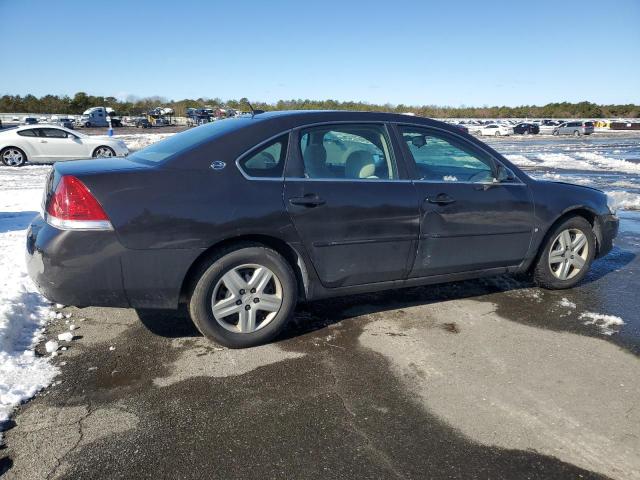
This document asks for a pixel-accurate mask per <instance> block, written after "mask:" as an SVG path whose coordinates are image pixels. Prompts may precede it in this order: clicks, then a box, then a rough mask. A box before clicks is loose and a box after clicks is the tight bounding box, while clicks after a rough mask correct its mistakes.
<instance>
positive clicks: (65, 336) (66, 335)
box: [58, 332, 73, 342]
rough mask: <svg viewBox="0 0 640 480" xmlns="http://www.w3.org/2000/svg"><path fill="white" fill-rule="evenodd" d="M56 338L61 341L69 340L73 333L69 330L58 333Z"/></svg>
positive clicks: (71, 338)
mask: <svg viewBox="0 0 640 480" xmlns="http://www.w3.org/2000/svg"><path fill="white" fill-rule="evenodd" d="M58 340H60V341H62V342H70V341H71V340H73V333H71V332H64V333H61V334H60V335H58Z"/></svg>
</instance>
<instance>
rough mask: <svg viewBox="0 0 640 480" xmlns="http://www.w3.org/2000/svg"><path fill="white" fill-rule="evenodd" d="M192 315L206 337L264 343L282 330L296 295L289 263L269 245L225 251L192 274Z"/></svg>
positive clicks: (224, 341) (235, 345)
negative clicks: (268, 246) (193, 280)
mask: <svg viewBox="0 0 640 480" xmlns="http://www.w3.org/2000/svg"><path fill="white" fill-rule="evenodd" d="M194 279H195V282H194V285H193V287H192V293H191V297H190V300H189V312H190V314H191V319H192V320H193V323H194V324H195V325H196V327H197V328H198V330H200V332H201V333H202V334H203V335H204V336H205V337H207V338H209V339H211V340H213V341H215V342H217V343H219V344H221V345H225V346H227V347H230V348H244V347H252V346H255V345H260V344H263V343H266V342H268V341H270V340H272V339H273V338H274V337H275V336H276V335H278V333H280V332H281V331H282V329H283V328H284V326H285V325H286V324H287V322H288V320H289V318H290V317H291V315H292V313H293V311H294V309H295V306H296V302H297V298H298V290H297V282H296V277H295V274H294V272H293V270H292V269H291V266H290V265H289V263H288V262H287V261H286V260H285V259H284V258H283V257H282V256H281V255H280V254H279V253H277V252H276V251H274V250H272V249H270V248H267V247H265V246H257V245H255V246H254V245H248V246H246V247H241V248H238V249H236V250H232V251H225V252H222V254H221V255H219V256H217V257H215V258H214V259H212V260H211V261H210V262H208V263H205V264H204V265H203V266H202V267H201V268H200V270H199V271H198V272H196V274H195V275H194Z"/></svg>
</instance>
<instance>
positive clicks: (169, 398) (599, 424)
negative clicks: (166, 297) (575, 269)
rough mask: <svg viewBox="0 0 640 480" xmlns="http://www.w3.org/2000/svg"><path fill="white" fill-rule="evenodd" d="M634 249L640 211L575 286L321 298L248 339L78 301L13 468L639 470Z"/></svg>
mask: <svg viewBox="0 0 640 480" xmlns="http://www.w3.org/2000/svg"><path fill="white" fill-rule="evenodd" d="M639 250H640V216H639V215H636V214H632V213H627V214H623V218H622V232H621V236H620V239H619V241H618V243H617V246H616V248H615V250H614V251H613V252H612V254H611V255H609V256H608V257H606V258H604V259H601V260H598V261H597V262H596V264H595V266H594V269H593V271H592V272H591V273H590V275H589V277H588V278H587V279H586V281H585V282H583V283H582V284H581V285H580V286H578V287H577V288H575V289H572V290H567V291H562V292H550V291H544V290H541V289H538V288H535V287H532V286H531V285H530V284H528V283H527V282H526V281H524V280H522V279H513V278H510V277H500V278H496V279H485V280H478V281H468V282H459V283H454V284H447V285H442V286H430V287H420V288H411V289H404V290H397V291H389V292H383V293H379V294H367V295H358V296H351V297H345V298H340V299H336V300H332V301H331V302H315V303H309V304H306V305H301V306H300V307H299V308H298V310H297V312H296V316H295V319H294V322H293V323H292V324H291V326H290V327H289V328H288V329H287V331H286V333H285V334H284V335H283V336H282V337H281V338H280V339H278V341H276V342H274V343H273V344H271V345H267V346H263V347H257V348H254V349H250V350H227V349H224V348H221V347H219V346H217V345H215V344H213V343H210V342H208V341H206V340H205V339H203V338H202V337H200V336H199V335H198V333H197V331H196V330H195V328H194V327H193V325H192V324H191V323H190V321H189V320H188V318H187V316H186V315H185V313H184V312H179V313H177V314H176V313H175V312H158V311H138V312H136V311H134V310H127V309H106V308H87V309H76V308H66V309H65V312H69V313H72V315H73V316H72V317H71V319H70V320H69V321H72V322H74V323H75V324H77V325H78V326H79V327H80V328H79V329H78V330H76V331H75V332H74V333H76V334H77V336H76V339H74V340H73V341H72V342H71V343H70V344H69V345H68V346H69V349H68V350H67V351H66V352H62V354H61V355H60V356H59V357H58V358H57V359H56V360H55V363H57V364H58V365H60V368H61V370H62V375H61V376H60V377H59V382H60V383H57V384H55V385H54V386H52V387H50V388H49V389H47V390H46V391H45V392H43V393H42V394H40V395H38V396H37V397H36V398H35V399H34V400H32V401H31V402H30V403H28V404H27V405H25V406H23V407H22V408H21V409H20V411H19V413H18V415H17V416H16V418H15V426H14V428H12V429H10V430H9V431H7V432H6V433H5V435H6V444H7V447H6V448H5V449H4V450H2V451H0V455H2V460H0V462H1V463H0V465H1V468H2V470H0V471H4V473H5V476H6V478H19V479H23V478H24V479H29V478H72V479H81V478H157V477H169V478H225V479H229V478H243V479H246V478H434V479H437V478H505V479H513V478H545V479H548V478H563V479H566V478H604V477H612V478H638V476H640V460H639V459H638V455H637V452H638V451H640V441H639V440H638V425H640V412H638V409H637V398H639V397H638V395H639V394H640V364H639V363H638V353H639V352H640V348H639V347H640V342H639V334H638V332H639V322H638V316H637V305H638V304H637V300H636V296H637V292H638V275H637V269H638V266H639V262H640V261H639V260H638V256H637V255H638V251H639ZM573 305H575V307H574V306H573ZM585 312H595V313H606V314H609V315H616V316H619V317H621V318H622V319H623V320H624V322H625V324H624V325H622V326H621V327H615V328H614V331H613V332H607V331H606V330H604V329H603V328H602V327H601V326H600V327H599V326H597V325H587V324H585V323H586V322H585V318H584V317H583V318H581V315H582V314H584V313H585ZM586 320H588V319H586ZM67 327H68V325H67V324H66V323H65V320H58V321H56V322H54V323H53V324H52V325H51V327H50V331H49V334H55V333H57V332H58V331H62V330H64V329H66V328H67ZM612 328H613V327H612ZM605 333H611V334H610V335H607V334H605ZM39 348H41V347H39Z"/></svg>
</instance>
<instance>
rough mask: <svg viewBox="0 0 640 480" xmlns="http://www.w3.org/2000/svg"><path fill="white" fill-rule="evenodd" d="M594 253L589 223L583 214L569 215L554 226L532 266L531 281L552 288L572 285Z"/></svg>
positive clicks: (576, 281)
mask: <svg viewBox="0 0 640 480" xmlns="http://www.w3.org/2000/svg"><path fill="white" fill-rule="evenodd" d="M595 253H596V238H595V234H594V233H593V228H592V227H591V224H590V223H589V222H588V221H587V220H586V219H584V218H583V217H578V216H576V217H572V218H569V219H567V220H565V221H564V222H562V223H561V224H560V225H558V226H557V227H555V228H554V229H553V231H552V232H551V234H550V235H549V236H548V239H547V242H546V244H545V245H544V250H543V251H542V253H541V254H540V257H539V258H538V262H537V264H536V265H535V268H534V273H533V277H534V281H535V282H536V284H538V285H539V286H541V287H544V288H549V289H552V290H560V289H564V288H571V287H573V286H575V285H576V284H577V283H578V282H580V281H581V280H582V279H583V278H584V277H585V275H586V274H587V272H588V271H589V267H591V263H592V262H593V259H594V257H595Z"/></svg>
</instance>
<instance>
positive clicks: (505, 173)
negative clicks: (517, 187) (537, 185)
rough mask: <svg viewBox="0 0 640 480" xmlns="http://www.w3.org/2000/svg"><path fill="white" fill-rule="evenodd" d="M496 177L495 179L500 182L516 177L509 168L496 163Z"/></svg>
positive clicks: (510, 180) (511, 180)
mask: <svg viewBox="0 0 640 480" xmlns="http://www.w3.org/2000/svg"><path fill="white" fill-rule="evenodd" d="M497 173H498V178H496V180H497V181H498V182H500V183H503V182H513V181H514V180H515V179H516V176H515V175H514V174H513V172H512V171H511V170H509V169H508V168H507V167H505V166H504V165H498V172H497Z"/></svg>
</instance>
